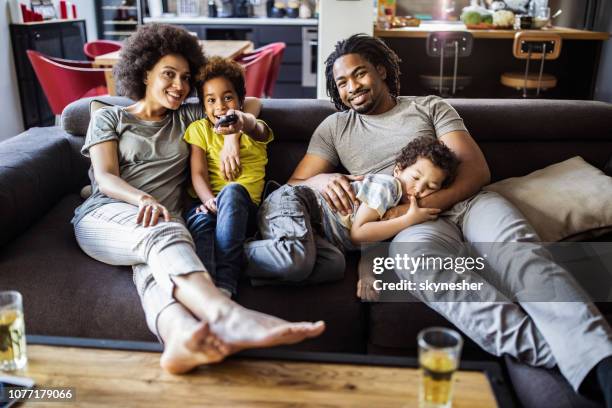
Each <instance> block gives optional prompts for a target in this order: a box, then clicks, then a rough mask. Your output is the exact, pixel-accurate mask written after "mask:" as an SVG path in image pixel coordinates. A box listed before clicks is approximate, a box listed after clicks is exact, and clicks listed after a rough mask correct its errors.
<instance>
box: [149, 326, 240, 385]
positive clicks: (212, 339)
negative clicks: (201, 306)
mask: <svg viewBox="0 0 612 408" xmlns="http://www.w3.org/2000/svg"><path fill="white" fill-rule="evenodd" d="M229 353H230V348H229V347H228V346H227V345H226V344H225V343H224V342H223V341H221V340H220V339H219V338H218V337H217V336H216V335H215V334H213V333H212V332H211V330H210V326H209V324H208V323H203V322H199V323H196V324H193V325H190V327H181V328H180V330H174V331H172V332H171V333H170V336H169V338H167V339H166V344H165V347H164V352H163V354H162V356H161V360H160V365H161V367H162V368H163V369H164V370H166V371H168V372H169V373H171V374H182V373H186V372H188V371H191V370H192V369H194V368H195V367H197V366H199V365H202V364H212V363H217V362H219V361H221V360H223V359H224V358H225V357H226V356H227V355H228V354H229Z"/></svg>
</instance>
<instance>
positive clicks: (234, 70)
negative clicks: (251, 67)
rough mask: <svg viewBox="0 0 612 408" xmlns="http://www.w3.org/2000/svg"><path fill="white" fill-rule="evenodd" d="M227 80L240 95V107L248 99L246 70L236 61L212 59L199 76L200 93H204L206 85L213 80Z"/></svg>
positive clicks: (202, 97) (202, 96)
mask: <svg viewBox="0 0 612 408" xmlns="http://www.w3.org/2000/svg"><path fill="white" fill-rule="evenodd" d="M219 77H221V78H225V79H227V80H228V81H230V83H231V84H232V85H233V86H234V90H235V91H236V94H237V95H238V101H239V102H240V105H242V103H243V102H244V98H245V97H246V85H245V82H244V68H243V67H242V65H240V64H239V63H237V62H236V61H233V60H230V59H227V58H221V57H211V58H210V59H209V60H208V63H207V64H206V65H205V66H204V67H202V69H201V70H200V75H199V76H198V82H199V84H200V86H198V92H200V93H201V92H202V87H203V86H204V83H205V82H206V81H208V80H211V79H213V78H219ZM200 99H201V100H204V95H200Z"/></svg>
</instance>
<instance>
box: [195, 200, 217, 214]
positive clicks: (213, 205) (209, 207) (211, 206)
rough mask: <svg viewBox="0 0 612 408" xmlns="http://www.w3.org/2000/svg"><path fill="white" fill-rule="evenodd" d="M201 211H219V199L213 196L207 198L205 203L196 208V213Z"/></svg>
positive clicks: (205, 212) (206, 212)
mask: <svg viewBox="0 0 612 408" xmlns="http://www.w3.org/2000/svg"><path fill="white" fill-rule="evenodd" d="M199 213H204V214H208V213H211V214H216V213H217V199H216V198H214V197H213V198H209V199H208V200H206V202H204V204H202V205H200V206H199V207H198V208H196V214H199Z"/></svg>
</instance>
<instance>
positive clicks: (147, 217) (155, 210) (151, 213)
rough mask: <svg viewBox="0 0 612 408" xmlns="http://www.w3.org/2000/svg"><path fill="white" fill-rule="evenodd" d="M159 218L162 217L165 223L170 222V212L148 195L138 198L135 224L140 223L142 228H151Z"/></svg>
mask: <svg viewBox="0 0 612 408" xmlns="http://www.w3.org/2000/svg"><path fill="white" fill-rule="evenodd" d="M160 216H162V217H164V218H163V219H164V220H165V221H170V212H169V211H168V210H167V209H166V207H164V206H163V205H161V204H160V203H159V202H158V201H157V200H156V199H155V198H153V197H151V196H149V195H144V196H142V197H140V199H139V200H138V215H137V216H136V224H140V223H142V226H143V227H152V226H153V225H156V224H157V222H158V221H159V217H160Z"/></svg>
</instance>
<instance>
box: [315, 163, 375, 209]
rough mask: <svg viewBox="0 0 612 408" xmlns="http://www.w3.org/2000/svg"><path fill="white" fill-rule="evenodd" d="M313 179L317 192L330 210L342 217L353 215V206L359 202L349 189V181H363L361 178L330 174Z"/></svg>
mask: <svg viewBox="0 0 612 408" xmlns="http://www.w3.org/2000/svg"><path fill="white" fill-rule="evenodd" d="M315 177H316V186H317V190H319V192H320V193H321V194H322V195H323V198H324V199H325V201H327V203H328V204H329V205H330V207H331V208H332V210H334V211H337V212H340V213H341V214H342V215H347V214H352V213H353V205H358V204H359V200H358V199H357V197H356V196H355V193H354V192H353V189H352V188H351V181H358V180H363V176H352V175H346V174H340V173H331V174H319V175H318V176H315ZM315 177H313V179H314V178H315Z"/></svg>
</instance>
